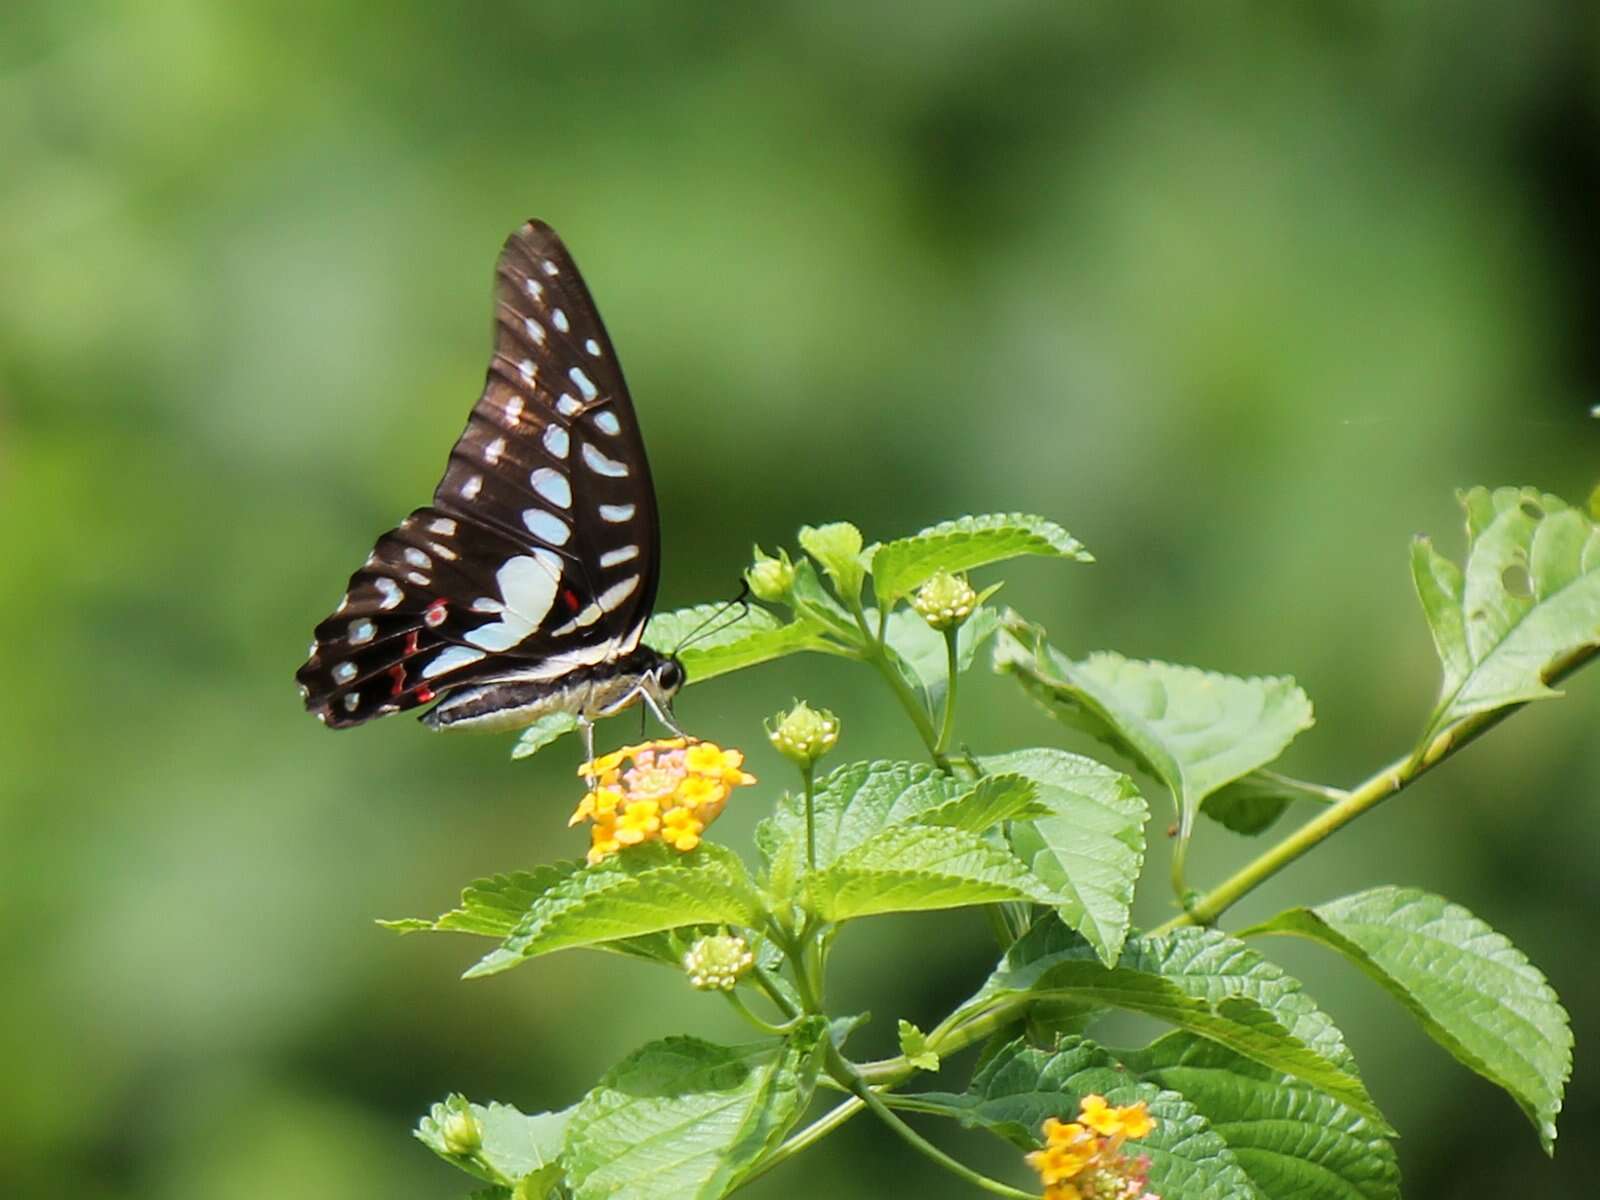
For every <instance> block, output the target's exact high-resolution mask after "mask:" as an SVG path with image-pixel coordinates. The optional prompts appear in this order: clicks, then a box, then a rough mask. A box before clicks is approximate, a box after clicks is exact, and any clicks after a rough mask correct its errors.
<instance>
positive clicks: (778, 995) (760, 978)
mask: <svg viewBox="0 0 1600 1200" xmlns="http://www.w3.org/2000/svg"><path fill="white" fill-rule="evenodd" d="M750 977H751V978H752V979H754V980H755V981H756V984H757V986H759V987H760V988H761V990H762V991H763V992H765V993H766V994H767V999H768V1000H771V1001H772V1002H773V1003H774V1004H775V1005H777V1006H778V1009H779V1011H781V1012H782V1013H783V1015H784V1016H786V1017H788V1018H789V1019H790V1020H791V1021H792V1020H794V1019H795V1018H796V1017H798V1016H799V1015H800V1010H799V1009H798V1008H796V1007H795V1006H794V1005H793V1004H792V1003H791V1002H790V1000H789V997H787V996H785V995H784V994H783V989H782V988H781V987H779V986H778V981H777V980H775V979H774V978H773V977H772V976H771V975H769V974H768V973H767V969H766V968H765V967H763V966H760V965H759V964H758V965H757V966H755V967H753V968H752V969H751V971H750Z"/></svg>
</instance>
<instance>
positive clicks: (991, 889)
mask: <svg viewBox="0 0 1600 1200" xmlns="http://www.w3.org/2000/svg"><path fill="white" fill-rule="evenodd" d="M807 886H808V888H809V889H810V894H811V902H812V905H813V906H814V907H815V909H816V911H817V913H818V914H819V915H820V916H822V917H823V919H825V920H828V921H847V920H851V919H853V918H856V917H869V916H875V915H878V914H881V913H892V912H926V911H928V910H931V909H939V908H961V907H965V906H966V905H969V904H993V903H996V902H999V901H1005V900H1020V901H1032V902H1034V903H1038V904H1050V903H1053V902H1054V901H1055V900H1056V899H1057V897H1056V896H1055V894H1054V893H1053V892H1051V891H1050V889H1049V888H1047V887H1045V885H1044V884H1042V883H1040V882H1039V880H1037V879H1035V878H1034V877H1033V876H1032V875H1031V874H1029V872H1028V869H1027V868H1026V867H1025V866H1023V865H1022V863H1020V862H1019V861H1017V859H1016V858H1015V857H1014V856H1013V855H1012V854H1011V852H1010V851H1009V850H1004V849H1002V848H1000V847H999V846H996V845H994V844H992V843H990V842H988V841H985V840H984V839H983V838H982V837H980V836H979V835H977V834H972V833H965V832H963V831H961V830H959V829H943V828H939V827H937V826H921V825H892V826H890V827H889V828H887V829H885V830H883V831H882V832H881V833H878V834H876V835H874V836H873V837H871V838H869V839H867V841H865V842H863V843H862V844H861V845H859V846H857V847H856V848H855V849H854V850H852V851H850V852H849V853H848V854H844V855H841V856H840V857H839V858H838V859H837V860H835V861H834V863H833V864H832V865H831V866H829V867H828V868H827V869H826V870H821V871H818V872H817V873H816V874H815V875H813V876H811V877H810V878H809V881H808V884H807Z"/></svg>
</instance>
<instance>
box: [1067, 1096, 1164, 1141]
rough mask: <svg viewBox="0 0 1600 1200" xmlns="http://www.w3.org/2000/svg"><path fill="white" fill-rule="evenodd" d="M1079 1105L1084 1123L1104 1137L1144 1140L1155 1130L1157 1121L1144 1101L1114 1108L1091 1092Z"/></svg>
mask: <svg viewBox="0 0 1600 1200" xmlns="http://www.w3.org/2000/svg"><path fill="white" fill-rule="evenodd" d="M1078 1104H1079V1107H1080V1108H1081V1109H1082V1110H1083V1112H1082V1115H1081V1120H1082V1121H1083V1123H1084V1124H1085V1125H1087V1126H1088V1127H1089V1128H1090V1129H1092V1130H1094V1131H1095V1132H1096V1133H1098V1134H1101V1135H1102V1136H1104V1137H1129V1138H1142V1137H1144V1136H1145V1134H1147V1133H1149V1132H1150V1131H1151V1130H1152V1129H1154V1128H1155V1120H1154V1119H1153V1118H1152V1117H1151V1116H1150V1114H1149V1112H1148V1111H1147V1110H1146V1109H1145V1105H1144V1101H1143V1100H1141V1101H1139V1102H1138V1103H1137V1104H1129V1105H1126V1106H1125V1107H1122V1108H1114V1107H1112V1106H1111V1105H1109V1104H1107V1103H1106V1098H1105V1097H1104V1096H1097V1095H1095V1094H1094V1093H1092V1092H1091V1093H1090V1094H1089V1095H1087V1096H1085V1097H1084V1098H1083V1099H1082V1100H1080V1101H1079V1102H1078Z"/></svg>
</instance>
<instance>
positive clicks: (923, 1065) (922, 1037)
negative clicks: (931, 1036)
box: [895, 1017, 939, 1071]
mask: <svg viewBox="0 0 1600 1200" xmlns="http://www.w3.org/2000/svg"><path fill="white" fill-rule="evenodd" d="M895 1029H896V1031H897V1032H898V1034H899V1036H900V1053H901V1054H902V1055H904V1056H905V1060H906V1062H908V1063H910V1064H911V1065H912V1066H913V1067H915V1068H916V1069H917V1070H919V1071H937V1070H938V1069H939V1055H938V1054H937V1053H936V1052H935V1051H933V1050H930V1049H929V1048H928V1035H927V1034H925V1033H923V1032H922V1030H920V1029H918V1028H917V1027H916V1026H915V1025H913V1024H912V1023H911V1022H910V1021H907V1020H906V1019H904V1018H903V1017H902V1018H901V1019H900V1020H898V1021H896V1022H895Z"/></svg>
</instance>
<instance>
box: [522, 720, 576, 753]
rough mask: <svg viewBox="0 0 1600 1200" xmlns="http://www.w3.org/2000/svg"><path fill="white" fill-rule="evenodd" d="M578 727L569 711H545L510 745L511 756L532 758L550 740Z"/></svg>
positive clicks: (555, 739)
mask: <svg viewBox="0 0 1600 1200" xmlns="http://www.w3.org/2000/svg"><path fill="white" fill-rule="evenodd" d="M577 728H578V718H577V717H575V716H573V715H572V714H571V713H564V712H556V713H546V714H545V715H544V716H542V717H540V718H539V719H538V720H536V721H534V723H533V724H532V725H529V726H528V727H527V728H526V729H524V730H523V731H522V733H521V734H520V735H519V736H518V737H517V742H516V745H514V746H512V747H511V757H512V758H532V757H533V756H534V755H535V754H537V753H539V751H541V750H543V749H544V748H545V747H546V746H548V745H549V744H550V743H551V742H554V741H557V740H558V739H560V738H563V737H566V735H567V734H569V733H571V732H573V730H575V729H577Z"/></svg>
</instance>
